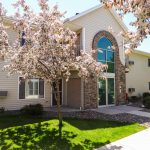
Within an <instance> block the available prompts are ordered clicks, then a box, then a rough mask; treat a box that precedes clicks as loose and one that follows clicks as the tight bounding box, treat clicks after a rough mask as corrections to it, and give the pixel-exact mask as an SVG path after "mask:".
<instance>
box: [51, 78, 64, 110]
mask: <svg viewBox="0 0 150 150" xmlns="http://www.w3.org/2000/svg"><path fill="white" fill-rule="evenodd" d="M61 82H62V93H61V97H62V100H61V105H63V101H64V97H63V96H64V92H63V91H64V80H63V79H61ZM50 97H51V102H50V106H51V107H55V106H56V105H53V88H52V87H51V96H50Z"/></svg>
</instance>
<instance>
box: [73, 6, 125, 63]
mask: <svg viewBox="0 0 150 150" xmlns="http://www.w3.org/2000/svg"><path fill="white" fill-rule="evenodd" d="M71 23H72V24H73V25H76V26H81V27H84V28H85V50H86V51H89V50H91V49H92V42H93V38H94V36H95V35H96V33H98V32H99V31H101V30H106V31H108V27H109V26H111V27H112V29H113V32H114V33H112V34H113V36H114V37H115V38H116V40H117V43H118V46H119V53H120V59H121V61H122V63H123V64H124V63H125V61H124V51H123V38H122V37H121V36H117V34H119V33H120V32H121V31H122V30H123V29H122V27H121V26H120V25H119V24H118V22H117V21H116V19H115V18H114V17H113V15H112V14H111V13H110V11H109V10H107V9H105V8H104V7H102V8H99V9H97V10H95V11H93V12H91V13H89V14H87V15H85V16H82V17H80V18H78V19H76V20H74V21H72V22H71Z"/></svg>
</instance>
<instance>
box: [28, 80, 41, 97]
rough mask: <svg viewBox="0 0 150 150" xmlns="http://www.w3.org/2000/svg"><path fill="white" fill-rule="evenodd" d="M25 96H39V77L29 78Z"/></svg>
mask: <svg viewBox="0 0 150 150" xmlns="http://www.w3.org/2000/svg"><path fill="white" fill-rule="evenodd" d="M25 96H26V98H27V99H28V98H29V99H30V98H32V99H36V98H39V79H28V80H26V82H25Z"/></svg>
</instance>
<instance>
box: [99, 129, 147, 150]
mask: <svg viewBox="0 0 150 150" xmlns="http://www.w3.org/2000/svg"><path fill="white" fill-rule="evenodd" d="M96 150H150V128H149V129H146V130H144V131H141V132H138V133H136V134H133V135H130V136H128V137H125V138H123V139H121V140H118V141H116V142H113V143H110V144H108V145H105V146H103V147H101V148H98V149H96Z"/></svg>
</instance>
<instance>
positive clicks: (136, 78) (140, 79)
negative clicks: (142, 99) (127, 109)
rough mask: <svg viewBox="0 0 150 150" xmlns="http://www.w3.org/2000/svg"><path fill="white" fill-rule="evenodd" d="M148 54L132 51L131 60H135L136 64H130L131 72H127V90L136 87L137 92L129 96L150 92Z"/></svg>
mask: <svg viewBox="0 0 150 150" xmlns="http://www.w3.org/2000/svg"><path fill="white" fill-rule="evenodd" d="M148 58H150V57H148V56H144V55H141V54H136V53H132V54H131V55H130V56H129V60H131V61H134V65H130V66H129V70H130V71H129V73H127V74H126V90H127V93H128V88H135V92H133V93H132V94H131V93H130V94H129V96H138V95H139V94H140V95H142V94H143V92H150V90H149V82H150V67H148Z"/></svg>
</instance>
